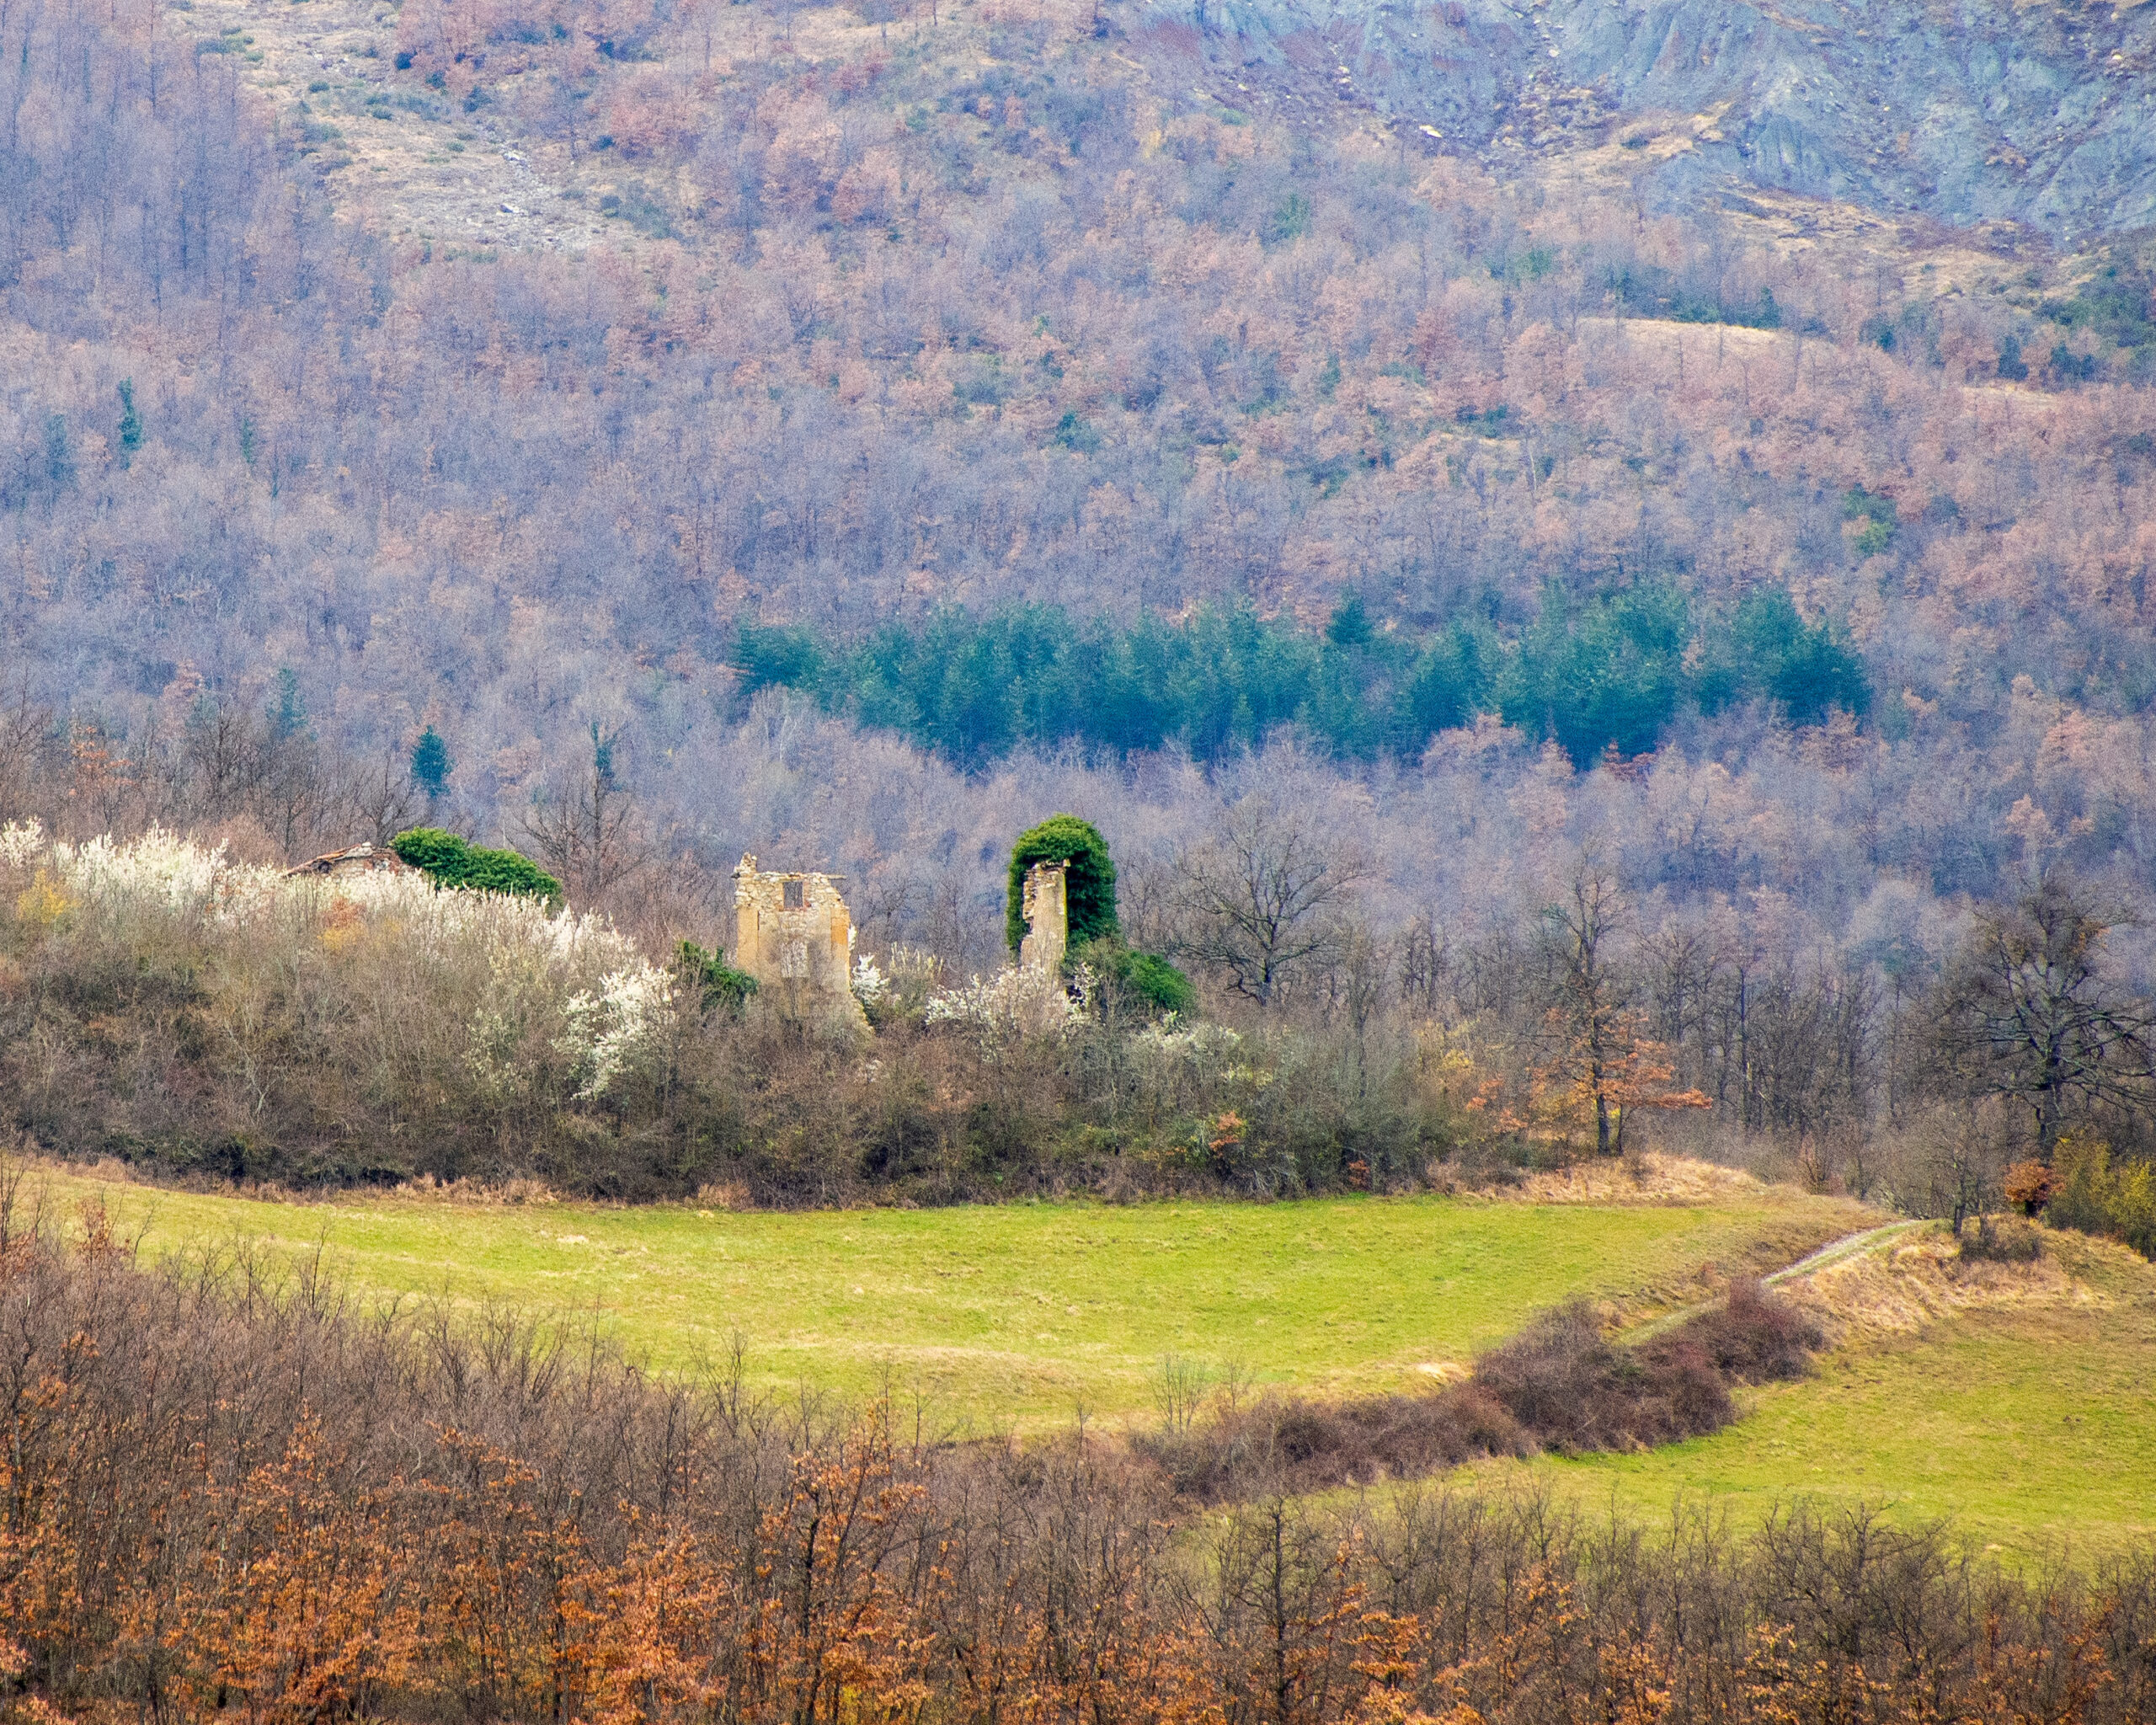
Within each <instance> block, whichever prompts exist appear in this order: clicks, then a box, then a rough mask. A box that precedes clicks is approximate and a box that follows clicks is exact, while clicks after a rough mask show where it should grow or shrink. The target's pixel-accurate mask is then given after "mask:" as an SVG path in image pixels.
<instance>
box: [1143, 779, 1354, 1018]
mask: <svg viewBox="0 0 2156 1725" xmlns="http://www.w3.org/2000/svg"><path fill="white" fill-rule="evenodd" d="M1369 872H1370V870H1369V863H1368V862H1367V861H1366V860H1365V859H1364V857H1363V856H1362V854H1361V852H1359V851H1358V849H1357V848H1356V847H1355V846H1353V845H1352V844H1350V843H1349V842H1348V841H1345V840H1343V839H1342V838H1341V837H1339V836H1337V835H1336V834H1332V833H1329V832H1327V831H1326V830H1324V829H1323V828H1322V827H1321V825H1320V823H1319V822H1318V820H1316V819H1315V817H1314V816H1313V815H1311V814H1309V813H1307V812H1305V811H1304V810H1302V809H1291V808H1288V807H1285V806H1283V804H1280V803H1279V802H1278V801H1276V800H1275V799H1274V798H1271V797H1269V796H1267V795H1264V794H1263V793H1251V794H1250V795H1247V796H1246V797H1244V798H1241V800H1240V801H1239V802H1237V803H1235V804H1234V805H1233V806H1232V807H1230V809H1228V811H1227V813H1226V815H1225V818H1224V819H1223V820H1221V822H1220V825H1219V830H1217V831H1216V832H1215V833H1214V836H1212V837H1211V838H1210V839H1209V840H1207V841H1205V842H1204V843H1203V844H1201V845H1198V846H1193V847H1191V848H1189V849H1187V850H1186V851H1184V852H1182V854H1181V855H1179V856H1178V857H1177V858H1176V862H1175V865H1174V886H1173V888H1172V894H1173V899H1174V904H1175V909H1176V911H1177V922H1178V924H1179V925H1180V926H1179V927H1178V929H1177V936H1176V939H1175V943H1174V948H1175V951H1176V952H1177V954H1178V955H1180V956H1182V957H1185V958H1188V959H1193V960H1195V961H1196V962H1198V963H1199V964H1206V965H1209V966H1211V967H1213V968H1214V969H1218V970H1219V971H1222V972H1224V973H1225V975H1226V976H1227V977H1228V979H1229V985H1230V987H1232V988H1233V989H1234V990H1235V992H1236V993H1238V994H1241V995H1243V996H1247V997H1248V998H1249V999H1251V1000H1254V1001H1257V1002H1258V1003H1259V1004H1260V1005H1267V1004H1269V1003H1271V1002H1272V1001H1273V1000H1274V999H1275V998H1276V997H1277V996H1278V994H1279V993H1280V991H1281V989H1282V987H1283V985H1287V984H1289V983H1290V982H1292V980H1294V977H1295V976H1296V975H1297V974H1298V973H1299V972H1300V971H1301V970H1302V969H1304V968H1305V967H1306V966H1308V965H1310V964H1313V963H1314V962H1315V961H1317V960H1319V959H1325V958H1328V957H1330V956H1331V954H1332V953H1335V952H1336V951H1337V950H1339V949H1340V948H1341V946H1342V943H1343V942H1344V941H1345V940H1346V939H1347V938H1348V931H1349V923H1348V919H1347V917H1346V916H1345V914H1344V912H1345V911H1346V910H1347V902H1348V898H1349V896H1350V895H1351V894H1352V892H1353V889H1354V888H1355V886H1356V884H1358V882H1360V881H1362V880H1364V879H1366V878H1368V876H1369Z"/></svg>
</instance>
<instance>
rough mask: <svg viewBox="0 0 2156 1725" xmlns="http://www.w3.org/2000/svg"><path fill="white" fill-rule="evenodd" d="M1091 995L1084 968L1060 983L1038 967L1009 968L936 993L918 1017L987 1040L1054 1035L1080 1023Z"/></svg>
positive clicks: (1089, 978)
mask: <svg viewBox="0 0 2156 1725" xmlns="http://www.w3.org/2000/svg"><path fill="white" fill-rule="evenodd" d="M1092 992H1093V974H1092V972H1091V969H1088V968H1087V967H1086V966H1085V965H1082V964H1081V965H1080V966H1079V967H1078V969H1077V971H1076V972H1075V974H1074V975H1073V976H1072V977H1071V978H1070V981H1069V982H1068V983H1066V982H1065V980H1064V979H1063V978H1062V977H1060V976H1059V975H1056V974H1055V973H1054V972H1053V971H1050V970H1046V969H1043V968H1041V967H1040V966H1039V965H1038V964H1014V965H1011V966H1010V967H1009V968H1008V969H1002V970H999V971H997V972H996V973H995V975H993V976H990V977H986V978H983V977H979V976H976V977H974V978H973V980H971V981H969V982H968V983H967V984H966V985H965V986H964V987H963V988H946V989H939V990H938V991H937V992H936V993H934V994H932V995H931V996H929V997H928V1001H927V1005H926V1007H925V1008H924V1010H923V1013H922V1016H923V1017H926V1019H927V1021H928V1022H929V1023H931V1024H958V1025H964V1026H967V1027H969V1028H973V1029H974V1030H977V1031H979V1032H980V1033H982V1034H983V1035H984V1036H985V1037H986V1038H988V1039H990V1040H992V1041H993V1040H1001V1039H1005V1038H1007V1037H1010V1036H1013V1035H1018V1036H1059V1035H1062V1034H1064V1033H1067V1032H1068V1031H1070V1029H1072V1028H1074V1027H1075V1026H1076V1025H1078V1024H1079V1023H1082V1022H1083V1020H1084V1019H1085V1017H1086V1006H1087V1003H1088V1001H1090V1000H1091V996H1092Z"/></svg>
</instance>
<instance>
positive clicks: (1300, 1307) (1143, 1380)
mask: <svg viewBox="0 0 2156 1725" xmlns="http://www.w3.org/2000/svg"><path fill="white" fill-rule="evenodd" d="M39 1178H40V1179H41V1180H43V1181H45V1183H47V1184H48V1186H49V1190H50V1201H52V1202H54V1203H56V1204H59V1205H61V1207H62V1208H67V1207H70V1206H72V1205H73V1204H76V1203H78V1202H80V1201H81V1200H83V1199H86V1198H88V1197H90V1196H93V1195H97V1194H101V1195H103V1196H104V1199H106V1200H107V1202H108V1203H109V1205H110V1207H111V1208H112V1210H114V1211H115V1214H116V1215H118V1216H119V1218H120V1226H121V1228H122V1231H123V1232H127V1233H131V1234H135V1233H139V1235H140V1236H141V1245H142V1249H143V1252H144V1255H145V1257H146V1258H157V1257H158V1256H161V1255H163V1254H164V1253H167V1252H173V1251H180V1250H186V1251H195V1252H201V1251H215V1250H216V1249H218V1248H219V1247H221V1246H223V1245H227V1244H229V1243H232V1242H236V1241H238V1240H241V1239H246V1240H251V1241H256V1242H264V1243H267V1244H269V1245H271V1246H273V1247H277V1248H280V1249H283V1250H286V1251H306V1250H311V1249H312V1248H313V1247H315V1246H316V1245H317V1243H318V1242H319V1243H320V1244H321V1245H322V1246H323V1247H324V1248H325V1249H326V1252H327V1253H328V1258H329V1261H330V1263H332V1265H333V1266H334V1268H335V1269H336V1271H337V1272H338V1273H339V1274H340V1275H341V1276H342V1277H344V1279H347V1280H348V1281H349V1282H350V1284H353V1285H354V1286H355V1288H357V1289H359V1290H363V1291H366V1292H371V1293H379V1294H392V1295H439V1296H446V1297H447V1298H449V1299H450V1300H454V1301H457V1302H460V1303H466V1304H476V1303H478V1302H481V1301H499V1302H509V1303H514V1304H516V1305H520V1306H526V1307H535V1308H539V1309H543V1310H547V1311H555V1312H580V1313H595V1315H596V1316H597V1317H598V1320H599V1322H600V1323H601V1324H602V1325H603V1326H604V1327H606V1329H607V1330H609V1331H610V1332H612V1333H613V1334H615V1335H616V1336H617V1337H619V1338H620V1339H621V1340H622V1343H624V1345H625V1346H626V1347H627V1348H628V1349H629V1351H630V1352H631V1353H632V1354H633V1355H635V1356H637V1357H639V1358H641V1359H643V1360H645V1361H647V1362H648V1364H649V1365H652V1366H654V1368H657V1369H659V1370H684V1369H691V1368H694V1367H695V1366H696V1365H698V1364H699V1363H700V1362H703V1361H708V1360H715V1359H719V1358H721V1357H723V1355H724V1354H725V1353H726V1352H727V1350H728V1347H729V1346H730V1344H731V1341H732V1338H734V1336H735V1335H736V1334H738V1335H739V1337H740V1338H741V1341H742V1343H743V1345H744V1353H745V1362H746V1366H747V1370H748V1372H749V1375H750V1378H751V1380H752V1381H755V1382H756V1383H759V1384H761V1385H763V1386H768V1387H774V1388H779V1387H783V1388H788V1389H790V1388H792V1386H796V1385H798V1384H801V1383H804V1382H805V1383H808V1384H809V1385H812V1386H819V1387H823V1388H828V1389H830V1390H834V1391H839V1392H841V1393H846V1394H860V1393H862V1392H864V1391H871V1390H873V1389H875V1388H876V1387H877V1386H879V1385H880V1384H882V1383H884V1382H887V1381H888V1382H889V1384H890V1385H891V1386H893V1387H894V1389H895V1390H896V1391H899V1393H901V1394H904V1395H906V1396H909V1397H910V1396H913V1395H915V1394H921V1395H923V1396H925V1397H926V1398H927V1400H928V1402H929V1404H930V1407H931V1411H932V1413H934V1414H935V1415H936V1416H937V1417H938V1418H941V1419H942V1420H947V1421H948V1422H949V1423H952V1424H953V1425H956V1426H958V1427H961V1428H967V1429H983V1428H993V1427H998V1426H1003V1425H1011V1426H1017V1427H1021V1428H1024V1427H1038V1426H1041V1425H1044V1424H1052V1423H1060V1422H1062V1421H1064V1420H1067V1419H1069V1418H1070V1417H1071V1416H1072V1415H1073V1413H1075V1411H1076V1410H1077V1409H1078V1408H1080V1407H1084V1408H1085V1409H1086V1411H1087V1413H1089V1414H1090V1415H1094V1416H1098V1417H1101V1418H1104V1419H1106V1420H1108V1421H1110V1422H1115V1421H1118V1420H1122V1419H1124V1418H1129V1417H1130V1416H1133V1415H1144V1414H1150V1411H1151V1408H1152V1405H1153V1400H1152V1397H1153V1385H1154V1382H1155V1378H1156V1375H1157V1373H1158V1370H1159V1366H1160V1362H1161V1358H1162V1357H1163V1356H1164V1355H1166V1354H1177V1355H1181V1356H1184V1357H1187V1358H1189V1359H1194V1360H1198V1361H1202V1362H1204V1363H1205V1364H1207V1365H1210V1366H1213V1367H1214V1368H1218V1369H1225V1368H1228V1367H1230V1366H1234V1367H1237V1368H1240V1369H1241V1370H1243V1371H1245V1372H1246V1373H1247V1374H1248V1375H1250V1377H1251V1379H1252V1380H1253V1381H1255V1382H1257V1383H1260V1384H1267V1383H1271V1384H1282V1385H1292V1386H1296V1387H1298V1388H1301V1389H1306V1390H1310V1391H1317V1392H1319V1393H1350V1392H1358V1391H1374V1390H1379V1389H1385V1388H1395V1387H1404V1386H1411V1385H1417V1384H1419V1385H1422V1386H1428V1384H1429V1382H1430V1381H1431V1379H1430V1378H1429V1377H1428V1375H1425V1374H1424V1369H1425V1368H1432V1367H1435V1366H1438V1365H1444V1364H1446V1363H1449V1362H1465V1360H1466V1359H1468V1357H1469V1356H1470V1355H1471V1354H1473V1353H1474V1352H1475V1351H1476V1349H1478V1348H1483V1347H1486V1346H1487V1345H1488V1344H1490V1343H1494V1342H1497V1341H1499V1340H1501V1339H1502V1338H1504V1337H1505V1336H1507V1335H1508V1334H1510V1333H1511V1332H1513V1331H1514V1330H1516V1329H1518V1327H1520V1325H1521V1323H1522V1322H1524V1320H1525V1319H1526V1318H1527V1317H1528V1316H1529V1315H1530V1314H1531V1313H1533V1312H1534V1311H1537V1310H1538V1309H1540V1308H1541V1307H1543V1306H1549V1305H1551V1304H1554V1303H1556V1302H1557V1301H1559V1300H1565V1299H1567V1298H1569V1297H1571V1296H1572V1295H1585V1296H1587V1297H1588V1298H1591V1299H1595V1300H1609V1301H1612V1302H1614V1303H1616V1304H1617V1305H1618V1306H1620V1309H1623V1310H1625V1311H1628V1312H1635V1313H1639V1314H1641V1315H1645V1314H1648V1313H1652V1312H1653V1311H1657V1310H1661V1309H1665V1308H1667V1307H1668V1306H1673V1305H1676V1304H1681V1303H1683V1302H1684V1301H1687V1300H1691V1299H1695V1298H1697V1297H1698V1295H1699V1294H1700V1285H1699V1280H1698V1279H1699V1278H1700V1275H1701V1274H1702V1273H1703V1272H1705V1271H1706V1270H1707V1269H1708V1268H1709V1267H1710V1266H1716V1267H1719V1268H1721V1269H1723V1270H1730V1269H1737V1268H1752V1269H1766V1268H1774V1267H1775V1266H1777V1265H1780V1264H1785V1263H1790V1262H1792V1261H1793V1260H1795V1259H1796V1258H1801V1256H1803V1255H1804V1253H1805V1252H1807V1251H1809V1250H1811V1249H1812V1247H1815V1246H1817V1245H1818V1244H1820V1243H1822V1242H1824V1241H1827V1240H1830V1239H1833V1238H1834V1237H1836V1236H1839V1235H1842V1234H1844V1233H1847V1232H1849V1231H1851V1230H1852V1229H1854V1228H1858V1227H1861V1226H1865V1223H1866V1221H1867V1220H1873V1219H1872V1218H1871V1217H1870V1215H1869V1214H1868V1213H1867V1212H1865V1211H1862V1210H1859V1209H1858V1208H1857V1207H1856V1206H1855V1205H1854V1204H1848V1203H1846V1202H1844V1201H1840V1200H1835V1199H1815V1198H1808V1197H1805V1196H1802V1195H1801V1194H1795V1193H1792V1192H1787V1191H1784V1190H1782V1189H1780V1188H1767V1189H1764V1190H1763V1191H1759V1192H1758V1193H1756V1194H1738V1195H1737V1197H1735V1198H1733V1199H1731V1200H1729V1201H1727V1202H1723V1203H1717V1204H1699V1205H1681V1206H1680V1205H1664V1204H1625V1205H1588V1204H1521V1203H1508V1202H1498V1203H1492V1202H1484V1201H1476V1200H1471V1199H1448V1198H1438V1197H1417V1198H1396V1199H1353V1198H1349V1199H1317V1200H1311V1201H1306V1202H1297V1203H1283V1204H1237V1203H1187V1204H1134V1205H1129V1206H1113V1205H1103V1204H1009V1205H999V1206H975V1207H969V1208H963V1209H951V1210H841V1211H820V1212H813V1213H800V1214H788V1213H775V1212H768V1211H766V1212H755V1213H745V1214H734V1213H731V1212H728V1211H723V1210H722V1211H700V1210H696V1209H694V1208H685V1207H680V1206H672V1205H664V1206H652V1207H647V1208H637V1209H628V1208H608V1207H604V1206H599V1205H591V1204H552V1203H549V1204H535V1205H510V1204H453V1203H448V1202H443V1201H440V1200H430V1199H414V1198H405V1197H392V1196H387V1195H370V1196H366V1197H363V1198H356V1199H346V1200H342V1201H337V1202H331V1203H318V1204H285V1203H268V1202H261V1201H256V1200H250V1199H238V1198H232V1197H227V1196H212V1195H205V1194H192V1193H181V1192H169V1191H161V1190H154V1189H152V1188H143V1187H134V1186H126V1185H116V1184H109V1183H102V1182H95V1181H90V1180H85V1179H82V1178H76V1177H72V1176H67V1175H62V1174H54V1173H41V1174H40V1176H39Z"/></svg>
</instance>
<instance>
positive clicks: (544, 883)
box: [389, 826, 562, 900]
mask: <svg viewBox="0 0 2156 1725" xmlns="http://www.w3.org/2000/svg"><path fill="white" fill-rule="evenodd" d="M389 847H390V849H391V850H392V851H394V852H397V854H398V856H399V857H402V858H403V860H404V861H405V862H407V863H410V864H411V865H412V867H413V868H416V869H418V870H419V872H420V873H423V874H425V875H427V876H429V877H430V878H431V879H433V880H434V882H435V884H436V885H438V886H448V887H462V888H464V889H467V890H468V891H471V892H481V893H506V894H509V895H511V896H513V897H518V898H527V899H547V900H555V899H558V898H560V897H561V895H562V884H561V882H559V881H558V880H557V879H554V877H553V876H552V875H551V874H549V873H547V871H546V870H545V869H543V868H541V867H540V866H539V865H538V864H537V863H534V862H532V861H531V859H530V858H529V857H520V856H519V855H517V853H516V852H514V851H494V850H488V848H487V847H485V846H483V845H475V844H472V842H471V841H468V840H466V839H462V838H459V837H458V836H456V834H455V833H453V832H445V831H443V830H442V829H441V828H440V827H438V826H415V827H413V828H412V829H410V830H408V831H406V832H400V833H399V834H398V835H397V836H396V837H395V838H393V839H392V840H391V841H390V844H389Z"/></svg>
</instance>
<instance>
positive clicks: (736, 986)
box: [675, 940, 756, 1012]
mask: <svg viewBox="0 0 2156 1725" xmlns="http://www.w3.org/2000/svg"><path fill="white" fill-rule="evenodd" d="M675 956H676V962H677V965H678V968H679V969H680V973H681V975H683V976H685V977H686V978H687V979H688V981H689V984H690V985H691V987H693V988H694V989H695V990H696V1001H697V1005H698V1007H699V1008H700V1009H701V1010H702V1011H703V1012H712V1011H713V1010H714V1009H723V1010H724V1011H726V1012H739V1011H740V1010H741V1008H742V1007H743V1006H744V1005H745V1004H746V1003H747V1001H748V999H749V996H750V995H752V994H754V993H755V991H756V979H755V977H753V976H751V975H750V974H749V973H748V972H747V971H745V970H736V969H734V967H733V966H732V965H731V964H728V963H727V962H726V954H725V953H723V952H721V951H718V950H717V949H715V948H714V949H713V950H712V951H711V952H706V951H705V950H704V949H703V948H702V947H700V946H698V945H697V944H696V943H695V942H694V941H692V940H685V941H683V942H682V943H681V948H680V952H679V953H677V954H676V955H675Z"/></svg>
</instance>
